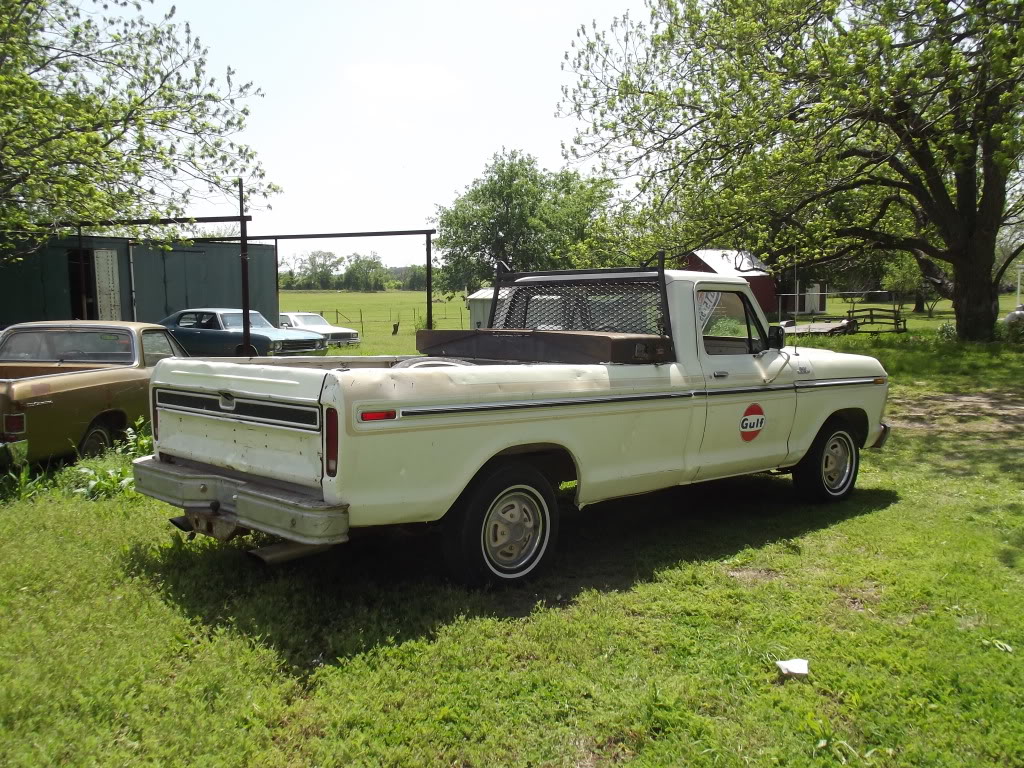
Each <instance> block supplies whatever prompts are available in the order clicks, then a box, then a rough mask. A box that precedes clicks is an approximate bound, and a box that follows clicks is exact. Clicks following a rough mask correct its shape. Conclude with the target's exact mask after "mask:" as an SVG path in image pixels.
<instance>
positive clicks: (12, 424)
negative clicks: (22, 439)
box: [4, 413, 25, 435]
mask: <svg viewBox="0 0 1024 768" xmlns="http://www.w3.org/2000/svg"><path fill="white" fill-rule="evenodd" d="M4 432H5V433H6V434H8V435H23V434H25V414H24V413H8V414H4Z"/></svg>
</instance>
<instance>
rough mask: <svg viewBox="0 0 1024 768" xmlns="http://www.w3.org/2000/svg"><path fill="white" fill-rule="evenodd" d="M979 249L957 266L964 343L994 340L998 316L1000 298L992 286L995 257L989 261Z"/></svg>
mask: <svg viewBox="0 0 1024 768" xmlns="http://www.w3.org/2000/svg"><path fill="white" fill-rule="evenodd" d="M975 248H977V246H975ZM979 250H980V249H978V250H975V252H973V253H972V252H969V253H967V254H966V258H962V259H960V260H958V261H957V262H956V263H955V264H954V265H953V311H954V312H955V313H956V335H957V337H958V338H959V339H960V340H961V341H992V339H993V334H994V329H995V324H996V315H997V314H998V309H997V307H998V301H999V295H998V294H997V293H996V289H995V286H994V285H993V284H992V262H993V259H994V254H992V255H990V256H989V257H988V258H986V257H985V254H984V253H981V252H978V251H979Z"/></svg>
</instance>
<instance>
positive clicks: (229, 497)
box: [133, 456, 348, 544]
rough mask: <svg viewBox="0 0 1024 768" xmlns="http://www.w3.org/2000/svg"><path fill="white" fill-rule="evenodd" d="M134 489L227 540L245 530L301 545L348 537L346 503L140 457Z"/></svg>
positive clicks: (194, 526)
mask: <svg viewBox="0 0 1024 768" xmlns="http://www.w3.org/2000/svg"><path fill="white" fill-rule="evenodd" d="M133 465H134V466H133V469H134V472H135V490H137V491H138V492H139V493H144V494H145V495H147V496H152V497H153V498H154V499H159V500H160V501H165V502H167V503H168V504H173V505H174V506H176V507H180V508H182V509H184V510H185V515H186V516H187V517H188V519H189V522H190V523H191V525H192V529H193V530H195V531H197V532H198V533H204V534H207V535H209V536H214V537H215V538H218V539H229V538H231V537H232V536H234V535H235V534H237V533H243V532H244V531H245V529H252V530H257V531H264V532H265V533H270V534H273V535H275V536H280V537H281V538H283V539H288V540H289V541H296V542H299V543H301V544H339V543H341V542H343V541H348V504H338V505H333V504H328V503H327V502H325V501H324V500H323V499H322V498H318V497H317V496H316V495H315V491H310V492H308V493H307V492H303V491H296V490H287V489H284V488H277V487H274V486H270V485H264V484H262V483H259V482H257V481H253V480H248V479H243V478H239V477H229V476H227V475H222V474H219V473H218V472H216V471H214V470H213V469H205V468H197V467H189V466H183V465H181V464H171V463H170V462H166V461H160V460H159V459H157V457H156V456H145V457H143V458H141V459H136V460H135V461H134V462H133Z"/></svg>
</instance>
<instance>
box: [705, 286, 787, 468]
mask: <svg viewBox="0 0 1024 768" xmlns="http://www.w3.org/2000/svg"><path fill="white" fill-rule="evenodd" d="M695 300H696V308H695V314H696V318H697V323H696V326H697V334H698V338H697V355H698V358H699V359H700V364H701V369H702V371H703V373H704V382H705V389H704V393H703V394H704V396H705V398H706V401H707V422H706V425H705V427H704V438H703V440H702V441H701V447H700V453H699V454H698V457H697V461H698V463H699V464H700V469H699V470H698V473H697V479H699V480H706V479H709V478H712V477H726V476H729V475H736V474H740V473H746V472H756V471H758V470H762V469H771V468H774V467H776V466H778V465H779V463H780V462H782V461H784V460H785V458H786V455H787V454H788V453H789V433H790V430H791V429H792V426H793V415H794V412H795V409H796V390H795V388H794V380H795V374H794V371H793V369H792V367H791V366H790V365H789V362H788V361H789V356H788V355H787V354H786V353H784V352H780V351H779V350H776V349H768V334H767V331H766V328H765V325H764V322H763V321H762V320H761V318H760V316H759V314H758V313H757V312H756V311H755V310H754V308H753V306H751V302H750V298H749V295H748V293H747V292H746V291H744V290H742V289H740V288H738V287H736V286H725V285H723V286H721V287H720V288H719V287H714V286H707V285H703V284H701V285H699V286H697V290H696V293H695Z"/></svg>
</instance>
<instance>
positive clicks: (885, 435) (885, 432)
mask: <svg viewBox="0 0 1024 768" xmlns="http://www.w3.org/2000/svg"><path fill="white" fill-rule="evenodd" d="M881 427H882V431H881V432H879V434H878V437H877V438H875V442H873V443H872V444H871V445H869V446H868V447H869V448H882V447H884V446H885V441H886V440H888V439H889V433H890V432H891V431H892V429H891V428H890V427H889V425H888V424H882V425H881Z"/></svg>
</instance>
